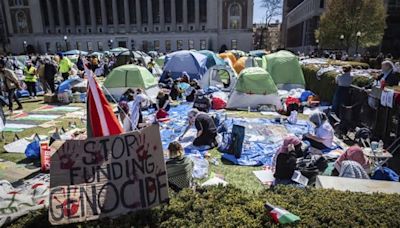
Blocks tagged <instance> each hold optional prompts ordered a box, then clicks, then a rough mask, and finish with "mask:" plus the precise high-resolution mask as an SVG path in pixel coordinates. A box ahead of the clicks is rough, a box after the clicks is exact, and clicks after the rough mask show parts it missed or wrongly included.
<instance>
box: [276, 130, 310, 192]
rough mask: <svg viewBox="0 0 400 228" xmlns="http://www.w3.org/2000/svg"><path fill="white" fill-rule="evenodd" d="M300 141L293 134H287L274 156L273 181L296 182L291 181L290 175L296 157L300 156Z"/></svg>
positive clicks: (293, 168)
mask: <svg viewBox="0 0 400 228" xmlns="http://www.w3.org/2000/svg"><path fill="white" fill-rule="evenodd" d="M302 156H303V152H302V149H301V141H300V139H299V138H297V137H295V136H289V137H286V138H285V139H284V142H283V145H282V147H281V148H280V149H279V151H278V152H277V154H276V155H275V158H274V163H275V174H274V177H275V183H274V185H278V184H296V183H295V182H293V181H292V176H293V173H294V171H295V170H296V163H297V158H298V157H302Z"/></svg>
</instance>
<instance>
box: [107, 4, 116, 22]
mask: <svg viewBox="0 0 400 228" xmlns="http://www.w3.org/2000/svg"><path fill="white" fill-rule="evenodd" d="M105 3H106V15H107V24H109V25H112V24H113V23H114V19H113V8H112V1H105Z"/></svg>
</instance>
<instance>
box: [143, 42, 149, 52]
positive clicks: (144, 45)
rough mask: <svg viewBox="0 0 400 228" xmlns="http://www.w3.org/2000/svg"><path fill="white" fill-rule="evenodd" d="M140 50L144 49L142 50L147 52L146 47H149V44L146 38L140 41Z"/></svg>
mask: <svg viewBox="0 0 400 228" xmlns="http://www.w3.org/2000/svg"><path fill="white" fill-rule="evenodd" d="M142 48H143V49H142V50H143V51H144V52H147V51H148V49H149V44H148V42H147V40H143V42H142Z"/></svg>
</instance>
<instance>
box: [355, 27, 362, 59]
mask: <svg viewBox="0 0 400 228" xmlns="http://www.w3.org/2000/svg"><path fill="white" fill-rule="evenodd" d="M356 36H357V41H356V54H358V44H359V41H360V37H361V32H360V31H358V32H357V34H356Z"/></svg>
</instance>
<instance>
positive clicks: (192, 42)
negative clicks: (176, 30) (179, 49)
mask: <svg viewBox="0 0 400 228" xmlns="http://www.w3.org/2000/svg"><path fill="white" fill-rule="evenodd" d="M188 47H189V50H192V49H194V41H193V40H189V41H188Z"/></svg>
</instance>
